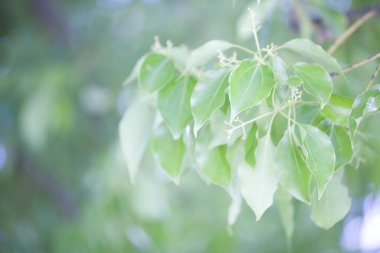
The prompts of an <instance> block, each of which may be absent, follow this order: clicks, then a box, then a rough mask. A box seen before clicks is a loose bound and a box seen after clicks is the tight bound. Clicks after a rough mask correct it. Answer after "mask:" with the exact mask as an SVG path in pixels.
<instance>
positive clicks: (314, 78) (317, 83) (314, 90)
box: [294, 63, 333, 107]
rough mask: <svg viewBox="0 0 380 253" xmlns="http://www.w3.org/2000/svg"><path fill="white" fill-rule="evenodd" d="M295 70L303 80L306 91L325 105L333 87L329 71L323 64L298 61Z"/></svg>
mask: <svg viewBox="0 0 380 253" xmlns="http://www.w3.org/2000/svg"><path fill="white" fill-rule="evenodd" d="M294 70H295V72H296V73H297V75H298V76H299V77H300V78H301V79H302V80H303V87H304V89H305V91H306V92H308V93H309V94H311V95H313V96H315V97H317V98H318V99H319V100H320V101H321V107H323V106H324V105H325V104H326V103H327V101H328V100H329V99H330V96H331V93H332V88H333V84H332V80H331V77H330V75H329V73H328V72H327V71H326V70H325V69H324V68H322V67H321V66H318V65H313V64H308V63H297V64H295V65H294Z"/></svg>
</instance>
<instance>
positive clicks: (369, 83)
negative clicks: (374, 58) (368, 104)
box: [365, 64, 380, 90]
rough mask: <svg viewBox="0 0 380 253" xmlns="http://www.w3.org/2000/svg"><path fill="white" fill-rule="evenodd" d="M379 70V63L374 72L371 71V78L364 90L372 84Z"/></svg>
mask: <svg viewBox="0 0 380 253" xmlns="http://www.w3.org/2000/svg"><path fill="white" fill-rule="evenodd" d="M379 71H380V64H378V65H377V67H376V69H375V72H373V74H372V76H371V78H370V79H369V81H368V84H367V86H366V87H365V90H368V89H369V88H370V87H371V86H372V84H373V82H374V81H375V78H376V76H377V75H378V74H379Z"/></svg>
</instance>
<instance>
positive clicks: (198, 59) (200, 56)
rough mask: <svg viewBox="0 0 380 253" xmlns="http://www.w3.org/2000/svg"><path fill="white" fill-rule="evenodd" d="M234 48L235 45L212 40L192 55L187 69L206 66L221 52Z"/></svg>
mask: <svg viewBox="0 0 380 253" xmlns="http://www.w3.org/2000/svg"><path fill="white" fill-rule="evenodd" d="M231 47H233V44H231V43H230V42H227V41H223V40H211V41H209V42H207V43H205V44H204V45H202V46H200V47H198V48H196V49H195V50H194V51H193V52H192V53H191V55H190V59H189V61H188V63H187V69H193V68H197V67H200V66H203V65H206V64H207V63H208V62H209V61H210V60H212V59H213V58H216V56H217V55H218V52H219V51H225V50H227V49H229V48H231Z"/></svg>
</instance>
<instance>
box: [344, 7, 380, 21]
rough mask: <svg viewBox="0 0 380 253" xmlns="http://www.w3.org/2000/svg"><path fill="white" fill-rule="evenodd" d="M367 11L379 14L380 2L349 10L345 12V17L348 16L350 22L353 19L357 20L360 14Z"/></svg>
mask: <svg viewBox="0 0 380 253" xmlns="http://www.w3.org/2000/svg"><path fill="white" fill-rule="evenodd" d="M369 11H373V12H375V13H376V14H380V4H376V5H373V6H368V7H364V8H360V9H354V10H349V11H348V12H347V13H346V17H347V18H348V20H349V21H350V22H352V21H354V20H357V19H358V18H360V17H361V16H363V15H364V14H365V13H367V12H369Z"/></svg>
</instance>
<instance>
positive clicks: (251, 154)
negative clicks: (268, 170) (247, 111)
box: [244, 124, 258, 167]
mask: <svg viewBox="0 0 380 253" xmlns="http://www.w3.org/2000/svg"><path fill="white" fill-rule="evenodd" d="M257 144H258V142H257V124H253V125H252V128H251V130H249V132H248V134H247V139H246V140H245V142H244V151H245V160H246V161H247V163H248V164H249V165H250V166H252V167H254V166H255V163H256V160H255V151H256V147H257Z"/></svg>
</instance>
